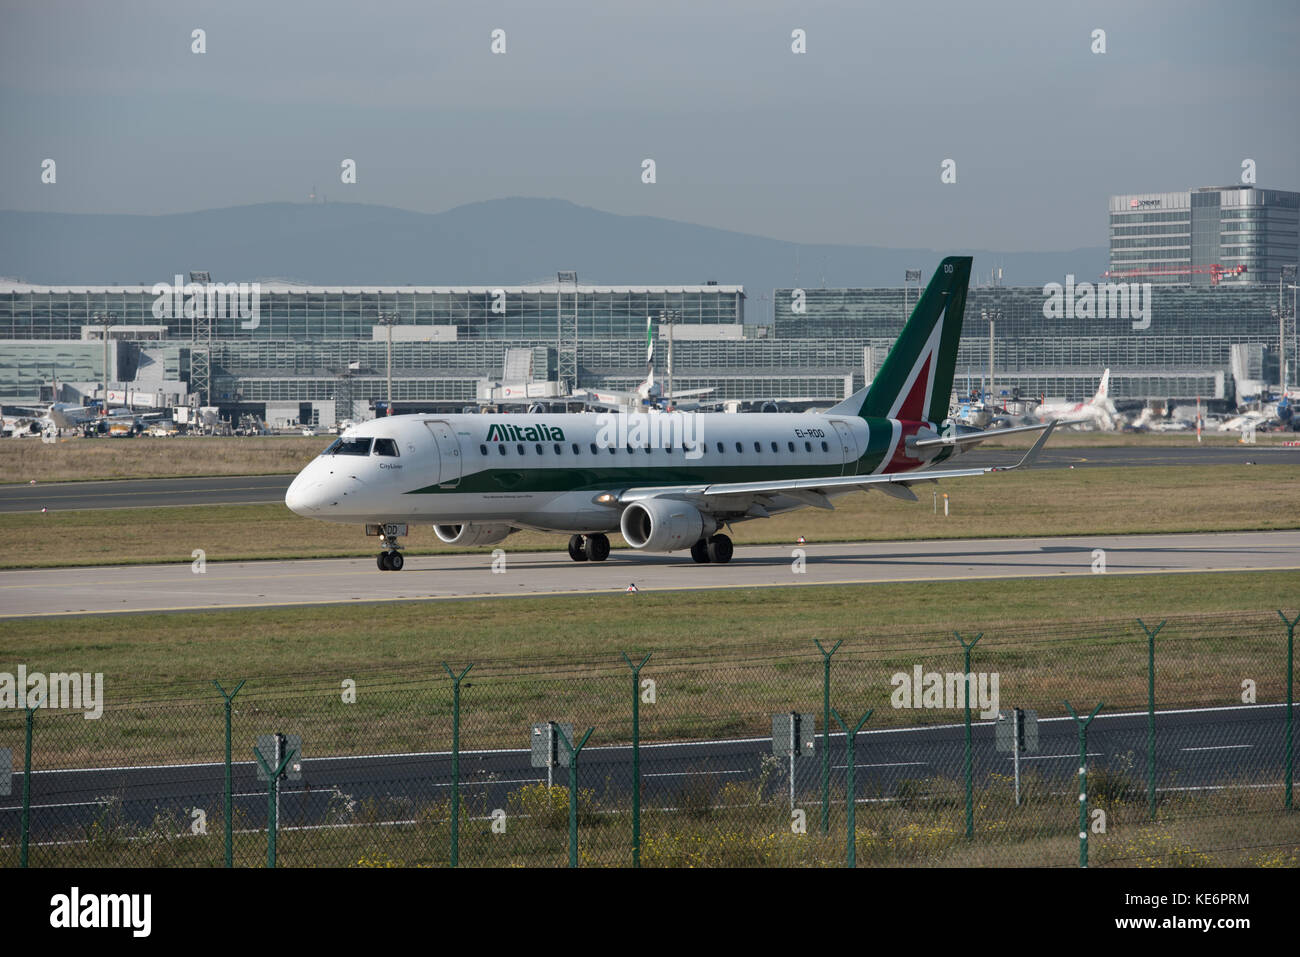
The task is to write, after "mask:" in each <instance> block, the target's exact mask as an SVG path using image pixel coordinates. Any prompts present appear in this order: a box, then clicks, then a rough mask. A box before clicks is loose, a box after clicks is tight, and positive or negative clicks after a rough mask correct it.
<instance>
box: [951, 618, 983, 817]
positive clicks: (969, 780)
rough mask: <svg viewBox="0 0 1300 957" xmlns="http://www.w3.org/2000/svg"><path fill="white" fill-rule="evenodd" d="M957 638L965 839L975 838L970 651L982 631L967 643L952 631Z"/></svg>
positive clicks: (959, 633)
mask: <svg viewBox="0 0 1300 957" xmlns="http://www.w3.org/2000/svg"><path fill="white" fill-rule="evenodd" d="M953 634H954V635H956V636H957V640H958V641H960V642H961V646H962V649H963V650H964V651H965V653H966V663H965V668H966V670H965V671H964V672H962V685H963V687H964V688H965V690H964V691H963V692H962V698H963V699H964V700H965V702H966V840H968V841H971V840H974V839H975V774H974V771H973V770H972V768H971V740H970V690H971V675H970V652H971V649H972V648H974V647H975V646H976V645H977V644H978V643H979V640H980V639H981V638H983V637H984V632H982V631H981V632H980V633H979V634H978V635H976V636H975V639H974V640H973V641H972V642H971V643H970V644H969V645H968V644H966V639H964V638H963V637H962V636H961V632H957V631H954V632H953Z"/></svg>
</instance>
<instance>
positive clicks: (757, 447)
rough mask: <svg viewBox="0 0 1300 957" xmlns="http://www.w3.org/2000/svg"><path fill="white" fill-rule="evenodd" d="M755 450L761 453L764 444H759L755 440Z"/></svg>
mask: <svg viewBox="0 0 1300 957" xmlns="http://www.w3.org/2000/svg"><path fill="white" fill-rule="evenodd" d="M773 447H775V446H773ZM754 451H755V452H759V453H761V452H762V451H763V446H761V445H759V444H758V443H757V442H755V443H754Z"/></svg>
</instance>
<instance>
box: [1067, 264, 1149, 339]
mask: <svg viewBox="0 0 1300 957" xmlns="http://www.w3.org/2000/svg"><path fill="white" fill-rule="evenodd" d="M1043 318H1044V319H1131V320H1133V328H1134V329H1149V328H1151V283H1149V282H1099V283H1095V284H1094V283H1090V282H1081V283H1077V284H1076V283H1075V281H1074V275H1073V274H1072V273H1071V274H1068V275H1067V276H1066V277H1065V283H1064V285H1062V284H1061V283H1059V282H1049V283H1048V284H1047V285H1045V286H1044V287H1043Z"/></svg>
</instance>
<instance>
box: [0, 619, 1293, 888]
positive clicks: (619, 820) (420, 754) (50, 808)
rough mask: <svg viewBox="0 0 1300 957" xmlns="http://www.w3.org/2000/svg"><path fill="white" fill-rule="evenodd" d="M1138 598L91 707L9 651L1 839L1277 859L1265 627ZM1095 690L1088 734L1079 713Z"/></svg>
mask: <svg viewBox="0 0 1300 957" xmlns="http://www.w3.org/2000/svg"><path fill="white" fill-rule="evenodd" d="M1158 623H1159V620H1158V619H1157V620H1156V621H1152V620H1150V619H1147V620H1146V621H1145V626H1144V625H1140V624H1139V623H1138V622H1135V621H1133V620H1114V621H1099V622H1086V623H1079V624H1077V625H1072V626H1059V627H1058V629H1057V630H1056V631H1054V632H1052V631H1047V630H1044V629H1042V628H1036V629H1034V630H1033V631H1032V632H1031V631H1029V630H1021V631H1018V630H1017V628H1016V627H1015V626H1014V625H1008V626H1006V627H1005V628H1002V629H1000V630H999V631H998V633H996V634H995V633H993V632H988V633H986V634H984V635H983V636H982V637H978V640H976V639H977V636H976V635H973V634H966V633H963V634H961V635H960V636H959V635H957V634H956V633H949V634H947V635H934V634H925V635H922V634H900V635H895V636H889V637H884V638H882V637H879V636H874V637H872V638H870V639H867V638H862V639H858V640H855V639H852V638H850V639H846V640H844V641H843V642H842V643H840V644H839V645H838V646H837V645H836V644H835V643H834V642H831V641H823V642H821V643H815V642H814V641H813V640H812V639H803V638H800V639H792V641H791V648H790V651H789V653H788V654H784V655H770V656H769V655H765V656H756V657H752V658H732V659H728V660H719V659H717V658H706V657H694V656H690V655H683V654H672V653H669V652H664V651H658V650H655V649H628V650H627V655H626V656H625V655H622V654H620V653H618V652H615V653H613V654H611V655H608V656H606V657H602V658H599V659H584V660H575V661H567V662H559V661H540V660H528V659H515V660H512V661H501V660H486V659H484V660H480V661H476V662H472V663H471V662H464V661H462V662H448V663H447V664H448V665H449V666H450V667H444V666H443V665H442V664H441V663H436V664H434V665H433V666H432V667H430V668H429V669H427V670H425V671H422V672H411V671H403V672H401V673H397V672H393V671H385V670H375V671H372V672H368V673H361V674H347V675H322V674H311V675H293V676H284V675H279V676H274V677H265V678H257V677H249V678H247V679H246V680H245V681H244V683H243V684H242V686H240V683H239V680H238V678H236V680H233V681H232V680H228V678H227V676H221V687H220V688H219V687H217V686H216V684H215V683H204V684H199V683H196V684H195V690H194V693H193V694H192V695H190V696H188V697H185V698H180V699H168V700H146V699H144V697H143V696H141V697H137V698H136V699H130V698H128V697H125V696H123V695H121V694H120V693H118V692H117V691H115V690H114V684H115V682H114V680H113V678H114V676H111V675H110V676H107V678H108V688H107V690H106V694H105V699H106V700H101V701H99V702H98V703H97V705H96V706H95V707H96V708H98V707H102V715H100V716H98V717H93V718H92V719H88V718H87V716H86V712H87V711H90V710H92V709H91V708H89V707H81V708H77V707H76V705H77V704H78V702H77V701H76V700H70V699H69V697H68V696H69V695H70V694H71V693H72V692H74V691H77V690H78V689H77V688H74V687H73V682H72V681H71V679H70V678H68V677H67V676H64V677H62V678H60V677H58V676H53V675H50V676H44V682H45V683H44V685H43V686H42V685H41V684H40V683H39V682H36V681H35V679H33V678H32V677H31V676H27V678H26V681H25V683H24V686H23V687H22V688H20V689H18V691H19V693H20V696H24V697H25V700H18V699H17V698H13V696H11V698H13V700H10V701H9V702H7V703H9V704H10V705H11V706H10V707H8V708H6V709H4V710H0V749H8V750H9V751H10V752H11V753H12V767H13V772H12V775H11V776H9V777H8V778H7V779H6V776H5V774H4V771H5V770H6V769H7V767H8V764H7V763H6V762H5V761H4V757H5V756H4V755H3V754H0V862H2V863H3V864H4V865H6V866H17V865H20V864H23V863H26V864H28V865H30V866H46V867H48V866H61V865H77V866H96V865H104V866H151V865H157V866H213V867H216V866H222V865H223V864H225V863H227V861H228V860H229V861H230V862H232V863H233V864H234V865H237V866H263V865H266V864H268V863H271V862H275V863H278V864H279V865H281V866H285V865H288V866H307V865H311V866H356V865H364V866H387V865H405V866H414V865H430V866H442V865H447V864H450V863H453V862H454V863H457V864H459V865H460V866H565V865H568V864H571V863H577V864H579V865H582V866H588V865H603V866H631V865H633V864H638V863H639V864H640V865H641V866H771V865H777V866H781V865H786V866H816V865H826V866H842V865H844V864H845V863H846V861H849V862H854V863H857V864H859V865H866V864H870V865H878V866H894V865H917V864H919V865H929V866H935V865H955V866H972V865H974V866H996V865H1004V864H1007V865H1010V864H1014V865H1037V866H1062V867H1064V866H1077V865H1078V864H1079V863H1081V862H1082V861H1084V860H1086V862H1087V863H1088V864H1089V865H1090V866H1112V865H1113V866H1160V865H1175V866H1191V865H1202V864H1204V865H1230V866H1256V865H1258V866H1266V865H1286V866H1296V865H1298V864H1300V814H1297V813H1296V812H1295V811H1294V810H1292V809H1291V793H1290V789H1289V780H1290V777H1289V776H1290V767H1291V761H1292V754H1291V725H1290V718H1291V709H1290V707H1289V706H1288V704H1287V702H1288V701H1289V696H1290V694H1291V693H1292V689H1291V686H1290V684H1289V681H1290V673H1291V672H1290V668H1291V665H1292V663H1291V661H1290V658H1289V650H1288V644H1289V642H1288V639H1289V631H1290V629H1289V628H1288V625H1287V624H1283V623H1282V622H1281V621H1279V618H1278V615H1277V614H1275V613H1273V612H1268V613H1261V614H1258V615H1251V616H1241V615H1235V616H1199V617H1191V616H1182V617H1178V616H1169V618H1168V621H1167V622H1166V623H1165V624H1164V626H1163V628H1162V629H1160V630H1158V632H1157V633H1155V637H1154V638H1153V639H1151V638H1149V634H1150V633H1152V632H1156V628H1157V625H1158ZM967 648H968V649H969V654H970V667H969V671H967V669H966V660H965V654H966V649H967ZM1152 651H1154V663H1155V670H1154V688H1153V687H1152V683H1151V675H1150V672H1149V662H1150V660H1151V654H1152ZM647 653H649V654H650V656H649V658H648V659H647V658H646V655H647ZM467 666H469V667H468V670H466V668H467ZM827 675H829V687H828V686H827V685H826V677H827ZM80 677H81V679H82V682H83V683H85V684H86V685H87V687H86V688H82V689H80V690H81V691H82V692H88V691H89V685H91V684H93V680H94V679H93V676H80ZM236 689H237V690H236ZM11 690H13V689H11ZM968 692H969V693H968ZM42 693H44V694H45V695H46V696H47V701H48V703H49V704H50V705H51V707H48V708H47V707H40V706H38V707H34V708H33V707H31V706H32V705H33V704H36V705H40V704H42V702H41V701H37V700H36V699H37V697H38V696H39V695H41V694H42ZM228 696H229V698H228ZM228 700H229V728H230V731H229V746H230V754H231V761H230V763H229V764H227V757H226V749H227V701H228ZM1153 701H1154V710H1153V711H1152V710H1149V706H1150V705H1151V704H1152V702H1153ZM1067 702H1068V705H1067ZM81 703H82V704H86V703H87V702H86V700H85V695H84V694H83V700H82V702H81ZM968 704H969V724H968V722H967V713H968V712H967V705H968ZM1099 705H1100V706H1101V709H1100V711H1099V712H1098V713H1097V714H1096V717H1095V718H1094V719H1093V720H1092V721H1091V723H1090V724H1089V725H1088V727H1087V729H1086V740H1085V738H1084V736H1083V735H1082V734H1081V731H1080V726H1079V723H1078V722H1076V720H1075V718H1074V717H1072V715H1071V713H1070V710H1071V709H1072V710H1073V711H1074V712H1076V713H1077V715H1078V719H1079V721H1080V722H1081V721H1084V720H1086V719H1087V717H1088V715H1089V714H1090V713H1092V712H1093V711H1094V709H1096V708H1097V707H1098V706H1099ZM56 706H57V707H56ZM868 711H870V715H869V717H867V718H866V720H865V721H862V720H861V719H863V716H864V715H865V714H866V713H867V712H868ZM828 712H829V715H830V721H829V728H828V727H827V720H826V718H827V714H828ZM791 715H795V716H797V717H796V718H791ZM855 726H860V730H858V731H857V732H856V734H855V735H853V736H852V738H851V739H850V736H849V735H848V734H846V733H845V730H846V729H847V730H848V731H853V729H854V728H855ZM588 729H592V730H591V732H590V735H589V736H587V737H584V736H586V735H587V732H588ZM774 729H775V733H774ZM29 732H30V734H29ZM828 732H829V733H828ZM584 741H585V743H584ZM255 746H256V747H257V748H258V753H256V754H255V752H254V747H255ZM29 747H30V768H31V773H30V774H28V773H24V771H25V768H26V767H27V766H28V758H27V753H28V748H29ZM575 749H576V750H577V760H576V762H574V761H572V760H570V757H569V755H570V752H571V750H575ZM850 754H851V755H852V758H851V759H850V757H849V755H850ZM1081 756H1082V759H1083V760H1082V763H1081V761H1080V758H1081ZM261 763H264V764H265V768H263V767H261V766H259V765H260V764H261ZM575 763H576V767H573V765H574V764H575ZM280 765H283V774H282V775H281V776H280V777H275V776H274V775H273V774H272V775H268V774H267V773H266V770H270V771H272V772H273V771H274V770H275V768H276V767H277V766H280ZM1085 768H1086V779H1085V778H1084V777H1083V776H1082V774H1081V772H1082V771H1083V770H1084V769H1085ZM1081 791H1082V792H1084V793H1081ZM850 796H851V797H852V803H850V800H849V798H850ZM850 818H852V825H851V826H850V825H849V819H850ZM272 822H274V825H273V826H272ZM1085 855H1086V856H1085Z"/></svg>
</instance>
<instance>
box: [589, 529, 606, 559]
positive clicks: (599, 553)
mask: <svg viewBox="0 0 1300 957" xmlns="http://www.w3.org/2000/svg"><path fill="white" fill-rule="evenodd" d="M586 552H587V558H588V559H590V560H591V561H593V562H603V561H604V560H605V559H607V558H609V538H608V537H606V536H604V535H588V536H587V548H586Z"/></svg>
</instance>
